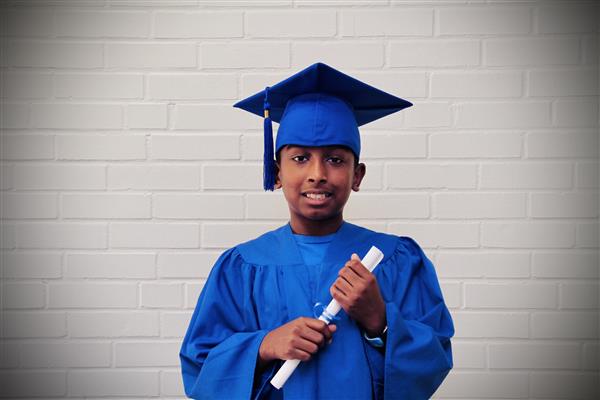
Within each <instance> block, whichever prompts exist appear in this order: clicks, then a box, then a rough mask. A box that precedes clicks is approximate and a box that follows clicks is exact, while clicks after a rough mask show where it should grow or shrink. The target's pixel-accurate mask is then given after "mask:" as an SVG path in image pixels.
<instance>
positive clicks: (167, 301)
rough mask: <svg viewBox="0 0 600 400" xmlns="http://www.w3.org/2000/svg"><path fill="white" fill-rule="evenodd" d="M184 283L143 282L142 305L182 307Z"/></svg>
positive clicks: (148, 306)
mask: <svg viewBox="0 0 600 400" xmlns="http://www.w3.org/2000/svg"><path fill="white" fill-rule="evenodd" d="M182 305H183V285H182V284H180V283H142V307H144V308H181V306H182Z"/></svg>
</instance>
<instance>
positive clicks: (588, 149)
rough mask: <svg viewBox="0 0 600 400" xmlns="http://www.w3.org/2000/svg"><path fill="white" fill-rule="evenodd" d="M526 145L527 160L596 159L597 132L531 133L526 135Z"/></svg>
mask: <svg viewBox="0 0 600 400" xmlns="http://www.w3.org/2000/svg"><path fill="white" fill-rule="evenodd" d="M526 145H527V156H528V157H529V158H556V157H564V158H567V157H568V158H592V157H598V132H593V131H582V130H578V131H561V132H532V133H530V134H529V135H527V139H526Z"/></svg>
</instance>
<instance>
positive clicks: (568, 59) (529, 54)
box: [483, 37, 579, 66]
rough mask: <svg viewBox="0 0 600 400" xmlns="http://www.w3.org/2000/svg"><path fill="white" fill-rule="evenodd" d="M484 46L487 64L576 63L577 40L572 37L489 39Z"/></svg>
mask: <svg viewBox="0 0 600 400" xmlns="http://www.w3.org/2000/svg"><path fill="white" fill-rule="evenodd" d="M483 46H484V50H483V54H484V64H485V65H487V66H529V65H531V66H548V65H555V64H556V65H561V64H577V63H578V62H579V40H578V39H577V38H573V37H552V38H545V37H540V38H521V39H518V40H515V39H488V40H486V41H485V42H484V44H483Z"/></svg>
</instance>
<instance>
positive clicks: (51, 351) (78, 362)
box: [20, 342, 111, 368]
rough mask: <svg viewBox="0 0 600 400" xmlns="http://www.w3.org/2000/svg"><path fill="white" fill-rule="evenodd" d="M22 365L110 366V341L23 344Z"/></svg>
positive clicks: (38, 366)
mask: <svg viewBox="0 0 600 400" xmlns="http://www.w3.org/2000/svg"><path fill="white" fill-rule="evenodd" d="M20 353H21V365H22V367H25V368H85V367H110V359H111V344H110V343H108V342H94V343H88V342H69V343H57V342H38V343H27V345H24V346H21V349H20Z"/></svg>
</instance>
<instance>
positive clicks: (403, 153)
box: [360, 131, 427, 160]
mask: <svg viewBox="0 0 600 400" xmlns="http://www.w3.org/2000/svg"><path fill="white" fill-rule="evenodd" d="M363 134H364V136H363V137H362V139H361V154H360V158H361V159H362V160H365V159H367V160H368V159H372V158H384V159H389V158H425V156H426V154H427V138H426V136H425V135H419V134H404V133H402V135H394V134H387V135H381V134H376V133H372V134H370V133H369V132H365V131H363Z"/></svg>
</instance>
